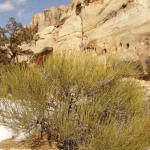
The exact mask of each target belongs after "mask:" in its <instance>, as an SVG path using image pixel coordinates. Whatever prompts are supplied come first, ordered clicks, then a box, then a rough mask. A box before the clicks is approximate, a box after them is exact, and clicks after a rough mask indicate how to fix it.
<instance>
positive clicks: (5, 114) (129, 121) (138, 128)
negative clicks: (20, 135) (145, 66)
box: [0, 53, 150, 150]
mask: <svg viewBox="0 0 150 150" xmlns="http://www.w3.org/2000/svg"><path fill="white" fill-rule="evenodd" d="M138 75H140V72H138V69H137V67H136V65H133V64H132V63H130V62H120V60H118V59H116V58H115V57H112V56H108V57H107V61H106V63H104V62H103V61H101V58H100V57H96V56H90V55H88V54H84V53H76V54H72V53H70V54H64V53H54V54H53V55H52V56H50V57H49V59H48V61H47V62H46V63H45V64H44V66H42V67H41V66H40V67H20V66H15V67H12V68H11V69H9V70H5V71H4V70H3V73H0V79H1V80H0V96H1V98H3V100H1V102H0V111H1V118H0V122H1V123H3V124H4V125H7V126H11V127H12V128H13V129H15V130H16V131H20V130H21V131H24V132H25V133H27V135H28V136H29V135H30V136H33V135H34V136H35V135H36V136H37V137H41V138H42V137H43V136H45V135H47V139H48V140H49V142H52V141H55V142H57V143H58V148H59V149H63V150H68V149H69V150H76V149H81V150H90V149H91V150H107V149H111V150H124V149H128V150H130V149H132V150H135V149H139V150H140V149H141V150H142V149H144V148H147V147H148V146H150V143H149V140H148V139H149V137H150V132H149V130H150V128H149V126H148V124H149V122H150V120H149V118H148V114H147V105H148V104H147V102H146V101H144V93H143V90H142V88H141V87H140V85H139V83H138V81H137V80H136V79H133V78H137V77H138ZM148 144H149V145H148Z"/></svg>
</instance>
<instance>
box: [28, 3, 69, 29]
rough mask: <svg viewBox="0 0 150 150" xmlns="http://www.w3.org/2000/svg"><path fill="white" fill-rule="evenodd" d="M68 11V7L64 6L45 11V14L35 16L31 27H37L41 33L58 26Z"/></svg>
mask: <svg viewBox="0 0 150 150" xmlns="http://www.w3.org/2000/svg"><path fill="white" fill-rule="evenodd" d="M67 10H68V7H67V6H63V5H62V6H59V7H52V8H48V9H45V10H44V12H42V13H37V14H35V15H34V16H33V18H32V22H31V24H30V26H31V27H32V28H34V27H36V26H37V27H38V30H39V31H41V30H42V29H44V28H45V27H48V26H57V25H58V23H59V22H60V19H61V17H63V16H64V15H65V14H66V13H67Z"/></svg>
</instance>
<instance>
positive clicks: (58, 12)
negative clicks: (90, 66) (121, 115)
mask: <svg viewBox="0 0 150 150" xmlns="http://www.w3.org/2000/svg"><path fill="white" fill-rule="evenodd" d="M30 26H31V27H35V26H38V30H39V33H38V34H39V36H40V38H39V40H38V41H37V42H36V43H34V44H32V45H31V46H24V47H25V48H30V49H32V50H33V51H34V52H39V51H41V50H42V49H43V48H44V47H46V46H50V47H53V48H54V50H57V49H65V50H76V49H81V50H92V51H94V52H96V53H97V54H98V55H101V54H103V52H105V53H106V52H112V53H115V54H116V55H118V56H119V57H121V58H125V59H133V60H138V59H140V60H141V62H142V64H143V66H144V67H145V68H144V69H145V70H146V71H147V72H149V68H148V67H147V64H149V56H150V54H149V48H150V28H149V26H150V1H149V0H72V2H71V4H69V5H68V6H60V7H57V8H49V9H46V10H45V11H44V12H43V13H39V14H36V15H35V16H34V17H33V20H32V23H31V25H30Z"/></svg>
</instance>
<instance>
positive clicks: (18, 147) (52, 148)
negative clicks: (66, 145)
mask: <svg viewBox="0 0 150 150" xmlns="http://www.w3.org/2000/svg"><path fill="white" fill-rule="evenodd" d="M0 149H2V150H58V149H57V148H56V144H55V143H53V144H51V145H50V144H49V143H48V142H47V141H45V140H41V141H34V142H33V141H32V140H23V141H19V142H17V141H14V140H13V139H8V140H5V141H2V142H0Z"/></svg>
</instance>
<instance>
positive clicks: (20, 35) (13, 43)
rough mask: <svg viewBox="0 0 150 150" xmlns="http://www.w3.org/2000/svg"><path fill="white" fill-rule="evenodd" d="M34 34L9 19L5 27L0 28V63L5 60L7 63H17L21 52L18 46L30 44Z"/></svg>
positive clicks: (32, 31)
mask: <svg viewBox="0 0 150 150" xmlns="http://www.w3.org/2000/svg"><path fill="white" fill-rule="evenodd" d="M34 34H35V32H34V30H32V29H30V28H27V27H24V26H23V25H22V24H21V23H18V22H17V21H16V20H15V18H13V17H11V18H10V19H9V21H8V24H6V26H5V27H3V28H2V27H0V62H1V63H6V62H5V61H4V60H6V58H7V60H8V62H13V63H16V62H18V56H19V55H21V54H22V52H23V51H22V48H21V47H20V46H21V45H22V44H23V43H29V42H31V41H32V39H33V36H34Z"/></svg>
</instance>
